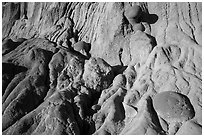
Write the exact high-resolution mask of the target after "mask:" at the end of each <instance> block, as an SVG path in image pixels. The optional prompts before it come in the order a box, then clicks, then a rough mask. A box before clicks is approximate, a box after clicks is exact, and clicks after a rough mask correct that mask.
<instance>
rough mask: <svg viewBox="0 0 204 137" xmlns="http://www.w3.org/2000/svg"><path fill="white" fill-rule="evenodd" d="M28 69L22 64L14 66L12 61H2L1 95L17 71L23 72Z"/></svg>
mask: <svg viewBox="0 0 204 137" xmlns="http://www.w3.org/2000/svg"><path fill="white" fill-rule="evenodd" d="M27 70H28V69H27V68H26V67H23V66H16V65H14V64H12V63H2V95H4V93H5V90H6V88H7V86H8V84H9V83H10V82H11V80H12V79H13V78H14V76H15V75H16V74H18V73H21V72H25V71H27Z"/></svg>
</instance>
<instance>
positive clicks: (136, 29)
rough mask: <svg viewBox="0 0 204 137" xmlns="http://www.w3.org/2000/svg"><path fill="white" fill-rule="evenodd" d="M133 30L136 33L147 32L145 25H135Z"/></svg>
mask: <svg viewBox="0 0 204 137" xmlns="http://www.w3.org/2000/svg"><path fill="white" fill-rule="evenodd" d="M133 30H134V31H135V32H137V31H138V30H140V31H145V27H144V25H143V24H142V23H136V24H134V25H133Z"/></svg>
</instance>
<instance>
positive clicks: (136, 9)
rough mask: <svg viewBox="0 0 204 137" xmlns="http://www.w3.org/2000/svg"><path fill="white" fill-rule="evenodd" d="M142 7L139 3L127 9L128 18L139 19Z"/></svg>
mask: <svg viewBox="0 0 204 137" xmlns="http://www.w3.org/2000/svg"><path fill="white" fill-rule="evenodd" d="M141 13H142V9H141V8H140V6H138V5H134V6H132V7H130V8H128V9H127V10H126V11H125V16H126V17H127V18H128V19H137V18H139V17H140V15H141Z"/></svg>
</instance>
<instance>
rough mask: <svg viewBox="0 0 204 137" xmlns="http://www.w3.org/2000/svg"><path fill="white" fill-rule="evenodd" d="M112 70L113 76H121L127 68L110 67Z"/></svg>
mask: <svg viewBox="0 0 204 137" xmlns="http://www.w3.org/2000/svg"><path fill="white" fill-rule="evenodd" d="M112 68H113V72H114V76H117V75H118V74H122V73H123V72H124V71H125V69H126V68H127V66H122V65H116V66H112Z"/></svg>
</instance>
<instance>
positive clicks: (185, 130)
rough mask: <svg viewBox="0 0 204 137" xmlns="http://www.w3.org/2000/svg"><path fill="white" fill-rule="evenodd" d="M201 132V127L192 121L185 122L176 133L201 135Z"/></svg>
mask: <svg viewBox="0 0 204 137" xmlns="http://www.w3.org/2000/svg"><path fill="white" fill-rule="evenodd" d="M201 134H202V127H201V126H200V125H199V124H197V123H195V122H193V121H187V122H185V123H184V124H183V125H182V126H181V128H180V129H179V130H178V132H177V133H176V135H201Z"/></svg>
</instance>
